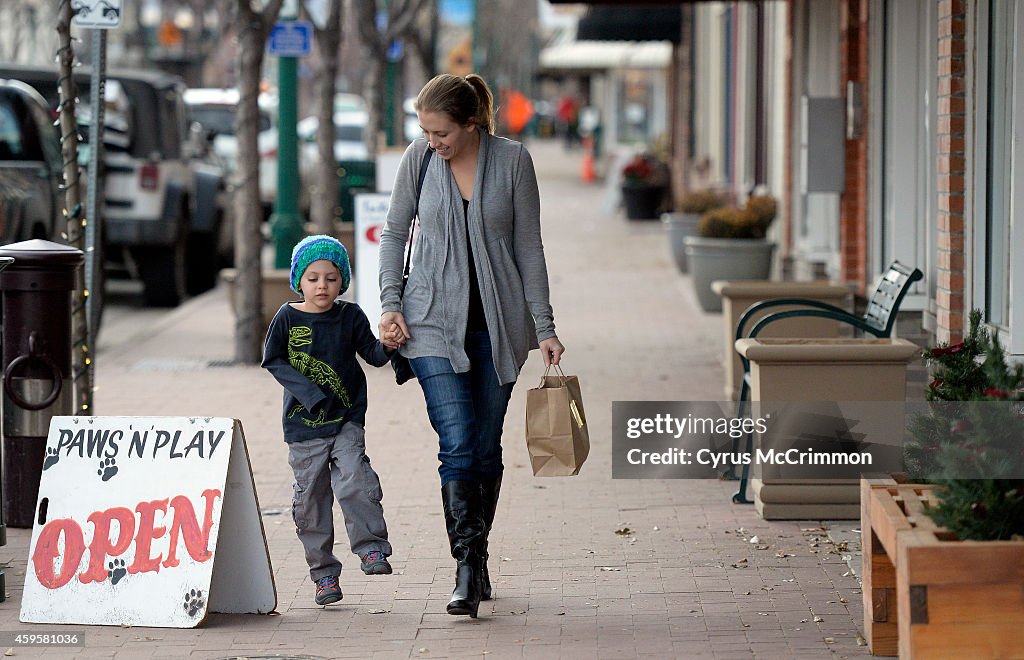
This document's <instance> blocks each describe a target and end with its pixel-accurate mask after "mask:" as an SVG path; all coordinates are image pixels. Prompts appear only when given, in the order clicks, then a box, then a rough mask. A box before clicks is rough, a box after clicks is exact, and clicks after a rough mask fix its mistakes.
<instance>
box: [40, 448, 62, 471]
mask: <svg viewBox="0 0 1024 660" xmlns="http://www.w3.org/2000/svg"><path fill="white" fill-rule="evenodd" d="M59 460H60V454H59V453H57V449H56V448H54V447H47V448H46V459H45V460H43V469H44V470H46V469H48V468H52V467H53V466H54V465H56V464H57V461H59Z"/></svg>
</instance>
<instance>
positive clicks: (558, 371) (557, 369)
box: [540, 364, 566, 386]
mask: <svg viewBox="0 0 1024 660" xmlns="http://www.w3.org/2000/svg"><path fill="white" fill-rule="evenodd" d="M551 367H554V368H555V375H556V376H558V381H559V382H560V383H561V384H562V385H565V383H566V378H565V374H564V373H563V372H562V368H561V367H560V366H558V365H557V364H549V365H548V366H547V367H545V369H544V375H543V376H541V377H540V384H541V386H543V385H544V379H545V378H547V377H548V373H549V372H550V371H551Z"/></svg>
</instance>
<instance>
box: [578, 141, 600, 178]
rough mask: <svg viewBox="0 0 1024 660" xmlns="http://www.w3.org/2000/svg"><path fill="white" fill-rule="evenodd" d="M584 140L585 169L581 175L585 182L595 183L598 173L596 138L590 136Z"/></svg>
mask: <svg viewBox="0 0 1024 660" xmlns="http://www.w3.org/2000/svg"><path fill="white" fill-rule="evenodd" d="M584 140H585V144H584V147H583V170H582V172H580V177H581V178H582V179H583V182H584V183H593V182H594V181H595V180H596V179H597V173H596V172H595V171H594V140H593V138H591V137H589V136H588V137H586V138H584Z"/></svg>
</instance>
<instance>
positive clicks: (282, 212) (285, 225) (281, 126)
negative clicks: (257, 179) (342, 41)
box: [270, 0, 311, 268]
mask: <svg viewBox="0 0 1024 660" xmlns="http://www.w3.org/2000/svg"><path fill="white" fill-rule="evenodd" d="M298 15H299V7H298V0H286V1H285V3H284V4H283V5H282V6H281V21H282V23H283V24H284V25H286V26H287V25H290V23H289V22H290V21H295V20H296V19H297V18H298ZM278 25H281V23H279V24H278ZM275 29H277V26H275ZM276 34H277V33H272V34H271V41H272V42H273V41H274V36H276ZM307 37H309V38H311V30H310V31H308V32H307ZM282 41H287V42H288V43H287V44H285V45H286V46H291V45H292V38H282ZM307 45H308V44H307ZM272 48H273V45H272ZM292 53H294V51H293V50H292V49H290V48H285V49H283V50H282V53H281V54H279V57H278V64H277V95H278V108H277V199H276V200H274V213H273V215H271V216H270V233H271V236H273V238H274V267H275V268H288V266H289V265H290V264H291V257H292V248H293V247H294V246H295V244H296V243H298V242H299V241H300V240H302V238H303V236H304V235H305V232H304V231H303V228H302V216H301V214H300V213H299V148H298V141H299V140H298V135H297V134H296V132H295V124H296V123H297V122H298V114H299V112H298V91H299V90H298V87H299V85H298V68H299V61H298V57H296V56H295V55H294V54H292Z"/></svg>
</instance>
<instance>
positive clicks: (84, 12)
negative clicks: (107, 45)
mask: <svg viewBox="0 0 1024 660" xmlns="http://www.w3.org/2000/svg"><path fill="white" fill-rule="evenodd" d="M121 2H122V0H73V1H72V3H71V11H72V12H73V14H72V16H71V23H72V24H74V25H75V26H77V27H84V28H94V29H97V30H110V29H112V28H116V27H120V25H121Z"/></svg>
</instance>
